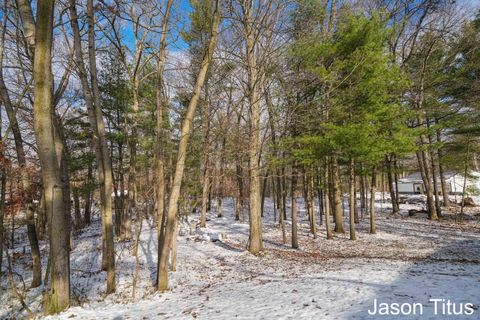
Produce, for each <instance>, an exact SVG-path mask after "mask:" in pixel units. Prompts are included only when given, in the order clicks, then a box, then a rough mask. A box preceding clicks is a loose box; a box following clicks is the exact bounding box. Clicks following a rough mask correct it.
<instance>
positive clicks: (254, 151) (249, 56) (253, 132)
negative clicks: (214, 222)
mask: <svg viewBox="0 0 480 320" xmlns="http://www.w3.org/2000/svg"><path fill="white" fill-rule="evenodd" d="M241 5H242V11H243V28H244V31H245V41H246V51H247V52H246V65H247V74H248V104H249V116H250V117H249V118H250V132H249V134H250V137H249V138H250V140H249V176H250V183H249V187H250V190H249V191H250V192H249V209H250V210H249V217H250V219H249V223H250V237H249V247H248V250H249V251H250V253H253V254H256V253H259V252H260V251H262V250H263V240H262V219H261V203H260V202H261V194H260V193H261V190H260V175H261V173H260V166H259V160H260V148H261V146H260V99H259V88H258V87H259V83H258V82H259V77H258V73H257V72H258V70H257V60H256V57H255V43H256V41H257V40H256V36H255V29H254V21H253V9H254V6H253V1H252V0H244V1H243V2H242V3H241Z"/></svg>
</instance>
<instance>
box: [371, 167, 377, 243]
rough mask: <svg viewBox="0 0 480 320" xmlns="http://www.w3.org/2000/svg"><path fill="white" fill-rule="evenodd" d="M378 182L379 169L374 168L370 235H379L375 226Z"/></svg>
mask: <svg viewBox="0 0 480 320" xmlns="http://www.w3.org/2000/svg"><path fill="white" fill-rule="evenodd" d="M376 180H377V168H376V167H375V166H373V167H372V183H371V185H370V208H369V209H370V234H375V233H377V226H376V225H375V184H376Z"/></svg>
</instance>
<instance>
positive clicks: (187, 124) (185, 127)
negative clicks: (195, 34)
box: [157, 0, 220, 291]
mask: <svg viewBox="0 0 480 320" xmlns="http://www.w3.org/2000/svg"><path fill="white" fill-rule="evenodd" d="M219 10H220V0H216V1H215V11H214V18H213V23H212V30H211V36H210V41H209V43H208V48H207V50H206V52H205V55H204V57H203V59H202V62H201V65H200V69H199V72H198V77H197V80H196V82H195V87H194V91H193V95H192V98H191V99H190V102H189V104H188V108H187V113H186V115H185V118H184V119H183V121H182V126H181V131H180V142H179V145H178V153H177V163H176V166H175V173H174V178H173V185H172V190H171V192H170V197H169V202H168V213H167V217H166V218H167V219H166V227H165V236H164V239H163V242H162V243H159V245H158V266H157V270H158V271H157V289H158V290H160V291H164V290H167V289H168V257H169V253H170V248H171V245H172V240H173V237H174V233H175V219H176V215H177V211H178V199H179V197H180V188H181V185H182V178H183V172H184V169H185V158H186V153H187V146H188V140H189V137H190V130H191V127H192V121H193V116H194V115H195V110H196V108H197V105H198V100H199V98H200V93H201V90H202V87H203V84H204V82H205V77H206V74H207V71H208V67H209V65H210V62H211V60H212V55H213V51H214V49H215V46H216V42H217V36H218V25H219V23H220V11H219Z"/></svg>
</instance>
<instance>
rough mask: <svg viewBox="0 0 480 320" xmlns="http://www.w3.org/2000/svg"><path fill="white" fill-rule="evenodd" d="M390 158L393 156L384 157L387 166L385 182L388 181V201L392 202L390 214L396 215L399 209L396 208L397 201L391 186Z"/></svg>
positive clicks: (393, 188)
mask: <svg viewBox="0 0 480 320" xmlns="http://www.w3.org/2000/svg"><path fill="white" fill-rule="evenodd" d="M392 158H393V155H391V156H390V157H389V156H385V162H386V165H387V181H388V190H389V191H390V200H391V202H392V214H394V215H397V214H399V213H400V209H399V207H398V201H397V197H396V193H395V187H394V184H393V170H392V162H393V161H392Z"/></svg>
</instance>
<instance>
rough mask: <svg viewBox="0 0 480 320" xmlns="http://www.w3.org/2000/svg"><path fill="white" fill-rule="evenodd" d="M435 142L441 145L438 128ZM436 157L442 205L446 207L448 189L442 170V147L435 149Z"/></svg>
mask: <svg viewBox="0 0 480 320" xmlns="http://www.w3.org/2000/svg"><path fill="white" fill-rule="evenodd" d="M437 142H438V143H439V144H440V145H441V144H442V136H441V133H440V130H437ZM437 157H438V174H439V175H440V184H441V188H442V196H443V206H444V207H446V208H448V207H449V206H450V200H449V199H448V194H449V192H448V189H447V183H446V182H445V172H444V170H443V164H442V158H443V150H442V147H439V148H438V149H437Z"/></svg>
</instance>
